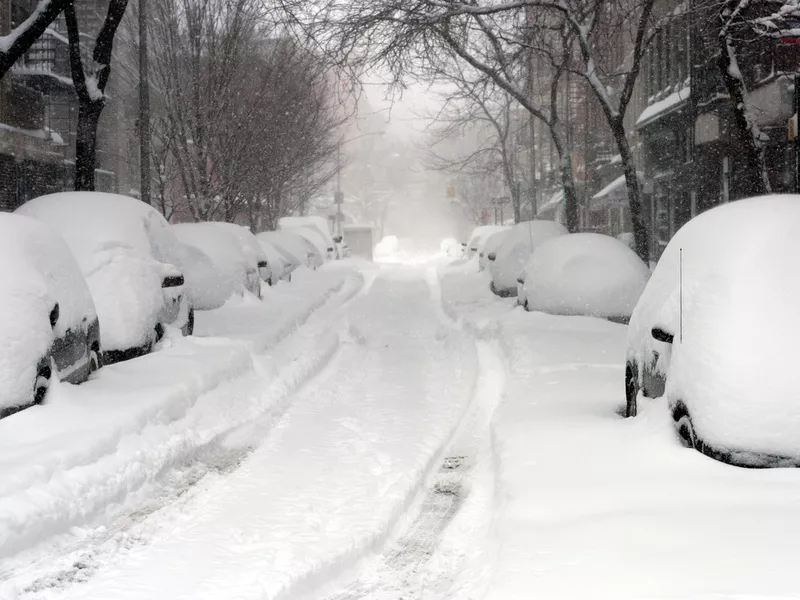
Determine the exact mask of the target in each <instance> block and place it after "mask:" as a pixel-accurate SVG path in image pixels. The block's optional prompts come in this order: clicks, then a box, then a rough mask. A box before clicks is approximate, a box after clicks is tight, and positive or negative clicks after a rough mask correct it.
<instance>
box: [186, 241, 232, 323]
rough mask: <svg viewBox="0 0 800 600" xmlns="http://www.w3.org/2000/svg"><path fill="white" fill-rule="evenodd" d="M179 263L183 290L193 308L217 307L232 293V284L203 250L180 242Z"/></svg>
mask: <svg viewBox="0 0 800 600" xmlns="http://www.w3.org/2000/svg"><path fill="white" fill-rule="evenodd" d="M179 252H180V254H181V258H180V264H181V270H182V271H183V276H184V281H185V283H184V290H185V291H186V297H187V298H188V300H189V305H190V306H191V307H192V308H193V309H195V310H211V309H214V308H219V307H221V306H222V305H223V304H225V302H226V301H227V300H228V298H230V297H231V294H233V293H234V284H233V282H232V281H231V280H230V279H229V277H228V276H227V275H226V274H225V272H224V271H222V270H221V269H219V268H218V267H217V266H216V265H215V264H214V261H213V260H211V257H209V256H208V255H207V254H206V253H205V252H203V251H202V250H200V248H198V247H196V246H192V245H190V244H180V249H179Z"/></svg>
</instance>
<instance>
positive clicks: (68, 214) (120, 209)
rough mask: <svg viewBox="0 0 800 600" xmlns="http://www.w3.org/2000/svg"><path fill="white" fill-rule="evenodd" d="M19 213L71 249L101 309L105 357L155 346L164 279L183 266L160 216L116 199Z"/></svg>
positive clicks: (92, 195) (63, 196) (49, 203)
mask: <svg viewBox="0 0 800 600" xmlns="http://www.w3.org/2000/svg"><path fill="white" fill-rule="evenodd" d="M17 213H19V214H22V215H27V216H30V217H34V218H36V219H39V220H41V221H44V222H45V223H47V224H49V225H50V226H51V227H52V228H53V229H55V230H56V231H57V232H58V233H59V234H60V235H61V236H62V237H63V238H64V240H65V241H66V242H67V245H68V246H69V248H70V250H72V253H73V254H74V256H75V258H76V259H77V261H78V264H79V265H80V268H81V270H82V271H83V274H84V276H85V278H86V281H87V283H88V285H89V289H90V291H91V293H92V297H93V299H94V303H95V306H96V307H97V314H98V318H99V320H100V323H101V327H100V334H101V342H102V346H103V350H104V351H107V350H125V349H128V348H136V347H140V346H142V345H144V344H146V343H147V342H148V341H149V340H150V339H151V337H152V335H153V330H154V328H155V325H156V322H157V320H158V316H159V312H160V311H161V309H162V307H163V306H164V295H163V293H162V291H161V281H162V277H163V276H164V275H165V274H166V273H168V272H173V271H174V267H175V266H178V267H179V266H180V256H179V252H180V251H179V244H178V242H177V240H176V239H175V236H174V235H173V234H172V232H171V230H170V227H169V225H168V224H167V222H166V221H165V220H164V218H163V217H162V216H161V215H160V214H159V213H158V212H157V211H156V210H155V209H153V208H151V207H150V206H148V205H146V204H144V203H143V202H140V201H138V200H135V199H133V198H128V197H126V196H120V195H117V194H107V193H103V192H63V193H58V194H49V195H47V196H41V197H39V198H36V199H34V200H31V201H29V202H27V203H26V204H24V205H23V206H21V207H20V208H19V209H17Z"/></svg>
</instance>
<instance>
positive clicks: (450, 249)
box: [439, 238, 464, 258]
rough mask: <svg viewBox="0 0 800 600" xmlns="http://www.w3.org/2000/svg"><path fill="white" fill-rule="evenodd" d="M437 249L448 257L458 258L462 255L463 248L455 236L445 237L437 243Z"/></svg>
mask: <svg viewBox="0 0 800 600" xmlns="http://www.w3.org/2000/svg"><path fill="white" fill-rule="evenodd" d="M439 250H440V251H441V253H442V254H444V255H445V256H449V257H450V258H460V257H461V256H463V255H464V248H463V246H462V245H461V243H460V242H459V241H458V240H457V239H455V238H445V239H443V240H442V243H441V244H440V245H439Z"/></svg>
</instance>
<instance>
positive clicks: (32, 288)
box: [0, 213, 103, 418]
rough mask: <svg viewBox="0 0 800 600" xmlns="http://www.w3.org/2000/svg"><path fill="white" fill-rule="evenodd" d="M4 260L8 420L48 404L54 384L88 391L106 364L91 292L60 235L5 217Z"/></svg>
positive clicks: (1, 391) (3, 373) (0, 246)
mask: <svg viewBox="0 0 800 600" xmlns="http://www.w3.org/2000/svg"><path fill="white" fill-rule="evenodd" d="M0 253H2V257H3V259H2V260H0V277H2V280H3V285H2V286H0V306H1V307H2V315H3V316H2V319H0V339H2V340H3V343H2V346H0V418H2V417H7V416H9V415H11V414H13V413H15V412H18V411H20V410H22V409H24V408H27V407H29V406H31V405H33V404H40V403H41V402H42V401H43V400H44V398H45V395H46V394H47V388H48V386H49V384H50V380H51V379H52V378H53V377H54V376H55V377H58V378H59V379H60V380H63V381H68V382H70V383H81V382H83V381H86V379H87V378H88V377H89V375H90V374H91V373H92V372H93V371H95V370H97V369H99V368H100V366H101V365H102V364H103V363H102V352H101V344H100V325H99V322H98V319H97V312H96V311H95V307H94V302H93V301H92V295H91V292H90V291H89V287H88V286H87V285H86V281H85V280H84V278H83V273H81V270H80V267H79V266H78V265H77V263H76V262H75V258H74V257H73V256H72V253H71V252H70V250H69V248H68V247H67V245H66V244H65V243H64V241H63V240H62V239H61V238H60V237H59V236H58V234H57V233H56V232H54V231H53V230H52V229H51V228H49V227H48V226H47V225H45V224H44V223H41V222H39V221H36V220H34V219H29V218H27V217H23V216H20V215H10V214H5V213H0ZM53 367H55V373H54V372H53Z"/></svg>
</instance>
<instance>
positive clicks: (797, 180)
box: [794, 73, 800, 194]
mask: <svg viewBox="0 0 800 600" xmlns="http://www.w3.org/2000/svg"><path fill="white" fill-rule="evenodd" d="M794 119H795V122H794V193H795V194H800V135H798V130H799V129H800V74H798V73H796V74H795V76H794Z"/></svg>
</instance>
